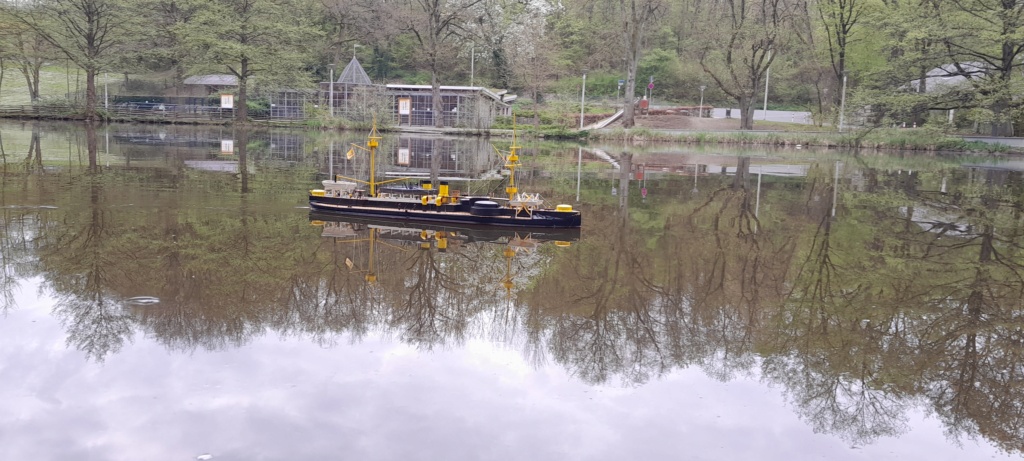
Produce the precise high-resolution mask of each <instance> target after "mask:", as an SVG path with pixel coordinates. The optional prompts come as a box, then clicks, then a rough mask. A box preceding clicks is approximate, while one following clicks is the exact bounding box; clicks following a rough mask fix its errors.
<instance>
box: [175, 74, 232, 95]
mask: <svg viewBox="0 0 1024 461" xmlns="http://www.w3.org/2000/svg"><path fill="white" fill-rule="evenodd" d="M182 83H183V84H184V85H185V88H186V91H187V92H188V93H189V95H190V96H208V95H211V94H219V93H222V92H224V91H233V90H234V89H235V88H238V78H237V77H235V76H234V75H230V74H210V75H193V76H191V77H188V78H186V79H185V81H184V82H182Z"/></svg>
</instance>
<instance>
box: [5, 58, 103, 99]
mask: <svg viewBox="0 0 1024 461" xmlns="http://www.w3.org/2000/svg"><path fill="white" fill-rule="evenodd" d="M119 77H120V74H108V75H107V76H106V79H105V81H106V82H107V83H118V81H119V80H118V79H119ZM39 81H40V82H39V97H40V98H42V99H44V100H45V99H50V100H53V99H64V98H66V97H67V94H68V92H69V90H70V92H71V93H74V92H75V90H76V88H77V89H79V90H81V91H82V92H84V91H85V72H84V71H77V72H76V70H75V68H74V67H72V68H71V70H70V72H68V71H67V70H66V69H65V68H64V66H62V65H49V66H43V68H42V69H41V70H40V71H39ZM103 82H104V76H103V75H102V74H101V75H100V76H99V78H97V79H96V85H97V87H98V88H97V89H98V90H99V91H100V92H102V91H103V88H102V85H103ZM31 102H32V101H31V99H30V98H29V96H28V84H27V83H25V76H24V75H22V73H21V71H19V70H18V69H17V68H15V67H13V66H11V65H10V64H6V65H5V67H4V80H3V82H2V86H0V105H4V106H17V105H27V104H31Z"/></svg>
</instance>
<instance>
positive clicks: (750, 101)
mask: <svg viewBox="0 0 1024 461" xmlns="http://www.w3.org/2000/svg"><path fill="white" fill-rule="evenodd" d="M739 103H740V129H741V130H753V129H754V98H753V97H751V96H748V95H744V96H742V97H740V100H739Z"/></svg>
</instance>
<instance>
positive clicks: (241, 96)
mask: <svg viewBox="0 0 1024 461" xmlns="http://www.w3.org/2000/svg"><path fill="white" fill-rule="evenodd" d="M236 77H238V101H236V102H235V105H236V106H237V107H236V108H235V121H236V122H238V123H245V122H247V121H248V120H249V104H248V103H247V102H246V97H247V91H246V90H247V89H248V88H247V86H248V80H249V58H242V62H241V66H239V68H238V75H237V76H236Z"/></svg>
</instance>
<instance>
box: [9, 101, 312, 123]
mask: <svg viewBox="0 0 1024 461" xmlns="http://www.w3.org/2000/svg"><path fill="white" fill-rule="evenodd" d="M98 109H99V114H100V117H101V118H104V119H106V120H110V121H117V122H142V123H145V122H152V123H181V124H208V123H217V124H223V123H229V122H231V121H232V120H233V119H234V117H235V111H234V110H233V109H221V108H220V107H212V106H183V105H174V104H160V103H132V104H119V105H117V106H112V107H108V108H102V107H100V108H98ZM83 113H84V108H83V107H81V106H74V105H53V104H47V105H34V106H33V105H21V106H0V118H13V119H43V120H84V119H85V116H84V115H83ZM249 118H250V119H255V120H274V121H281V120H284V119H288V120H293V121H296V122H299V121H301V119H294V116H293V117H266V116H265V117H252V116H250V117H249Z"/></svg>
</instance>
